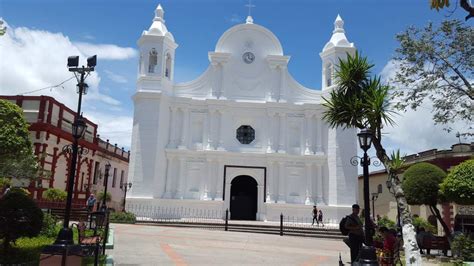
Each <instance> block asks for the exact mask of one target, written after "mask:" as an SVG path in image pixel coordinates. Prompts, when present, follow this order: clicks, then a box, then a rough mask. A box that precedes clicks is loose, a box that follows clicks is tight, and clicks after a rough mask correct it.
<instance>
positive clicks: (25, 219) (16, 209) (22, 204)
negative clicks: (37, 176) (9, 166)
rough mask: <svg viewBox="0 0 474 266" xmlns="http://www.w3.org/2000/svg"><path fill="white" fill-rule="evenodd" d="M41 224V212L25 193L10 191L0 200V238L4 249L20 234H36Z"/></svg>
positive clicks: (28, 235)
mask: <svg viewBox="0 0 474 266" xmlns="http://www.w3.org/2000/svg"><path fill="white" fill-rule="evenodd" d="M42 225H43V212H42V211H41V209H40V208H38V206H36V203H35V202H34V201H33V200H32V199H30V198H29V197H28V196H26V195H25V194H23V193H21V192H18V191H10V192H9V193H7V194H6V195H5V196H4V197H3V198H2V199H1V200H0V238H3V246H4V249H5V250H7V249H8V248H9V247H10V244H11V242H14V241H15V240H16V239H18V238H20V237H22V236H27V237H34V236H37V235H38V234H39V233H40V231H41V227H42Z"/></svg>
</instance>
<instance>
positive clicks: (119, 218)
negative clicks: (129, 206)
mask: <svg viewBox="0 0 474 266" xmlns="http://www.w3.org/2000/svg"><path fill="white" fill-rule="evenodd" d="M109 219H110V222H111V223H125V224H134V223H135V222H136V221H137V218H136V217H135V214H133V213H131V212H111V213H110V216H109Z"/></svg>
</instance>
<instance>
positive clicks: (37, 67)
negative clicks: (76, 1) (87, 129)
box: [0, 27, 134, 146]
mask: <svg viewBox="0 0 474 266" xmlns="http://www.w3.org/2000/svg"><path fill="white" fill-rule="evenodd" d="M85 46H87V47H88V49H90V50H91V51H93V50H94V48H93V47H98V49H97V50H99V51H100V50H101V49H104V47H108V48H107V49H109V48H110V50H111V51H112V52H110V53H108V54H104V57H107V58H108V59H116V60H119V59H120V60H121V59H127V58H130V55H133V53H134V52H133V51H134V49H132V48H122V47H119V46H115V45H93V44H86V45H85V44H83V47H85ZM120 51H122V52H123V53H124V55H121V56H117V55H115V53H117V52H120ZM97 54H98V56H99V54H100V52H97ZM70 55H79V56H80V59H81V60H82V61H85V60H86V58H87V56H89V54H86V53H85V52H83V50H81V49H79V47H78V46H77V45H76V43H73V42H71V41H70V39H69V38H68V37H67V36H65V35H63V34H62V33H52V32H48V31H44V30H37V29H29V28H25V27H19V28H12V27H8V31H7V33H6V34H5V35H4V36H2V37H0V94H2V95H18V94H24V93H25V92H31V93H28V94H26V95H48V96H51V97H54V98H55V99H56V100H58V101H59V102H61V103H63V104H65V105H66V106H68V107H70V108H71V109H73V110H75V109H76V106H77V99H78V95H77V93H76V83H77V81H76V79H75V78H72V79H71V80H69V81H67V82H65V83H64V84H62V85H61V86H57V87H54V88H48V87H51V86H54V85H57V84H60V83H61V82H63V81H65V80H68V79H70V78H71V77H73V73H72V72H69V71H68V69H67V67H66V60H67V57H68V56H70ZM101 59H103V58H101ZM100 81H101V78H100V76H99V74H98V73H97V72H92V73H91V75H90V76H89V77H87V79H86V83H87V84H88V85H89V91H88V93H87V95H85V96H84V98H83V101H84V104H83V110H84V115H85V116H86V117H88V118H90V119H92V118H94V120H93V121H94V122H96V123H98V125H99V131H101V132H102V133H103V137H104V138H110V139H111V140H114V141H116V142H117V143H119V145H123V146H125V145H128V146H129V145H130V144H129V143H130V135H131V127H132V118H131V117H126V116H118V117H113V115H109V113H110V110H111V109H113V110H121V108H122V105H121V102H120V101H118V100H117V99H115V98H113V97H111V96H109V95H106V94H104V93H103V92H101V91H100V90H99V84H100ZM41 88H48V89H44V90H39V89H41ZM118 122H121V124H120V125H118V124H117V123H118ZM127 123H128V124H127ZM111 126H114V127H115V126H116V128H118V130H119V131H121V133H114V132H113V129H112V128H113V127H111ZM118 130H117V129H115V131H118ZM108 133H110V134H111V136H108V135H107V134H108Z"/></svg>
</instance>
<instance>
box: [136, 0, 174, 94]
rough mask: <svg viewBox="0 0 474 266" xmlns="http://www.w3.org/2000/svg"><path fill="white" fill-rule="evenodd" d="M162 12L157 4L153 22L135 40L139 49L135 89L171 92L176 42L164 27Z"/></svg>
mask: <svg viewBox="0 0 474 266" xmlns="http://www.w3.org/2000/svg"><path fill="white" fill-rule="evenodd" d="M164 14H165V11H164V10H163V8H162V7H161V5H158V7H157V8H156V10H155V17H154V18H153V23H152V24H151V26H150V28H149V29H148V30H145V31H143V33H142V36H141V37H140V39H139V40H138V42H137V44H138V47H139V51H140V61H139V67H138V68H139V69H138V83H137V90H141V89H145V90H159V91H163V92H171V87H172V84H173V76H174V61H175V50H176V48H177V47H178V44H176V42H175V40H174V37H173V34H171V32H169V31H168V29H167V28H166V25H165V20H164Z"/></svg>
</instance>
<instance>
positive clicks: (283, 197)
mask: <svg viewBox="0 0 474 266" xmlns="http://www.w3.org/2000/svg"><path fill="white" fill-rule="evenodd" d="M343 24H344V22H343V21H342V19H341V18H340V17H339V16H337V19H336V21H335V22H334V31H333V34H332V37H331V39H330V40H329V42H328V43H327V44H326V45H325V46H324V48H323V49H322V52H321V53H320V56H321V59H322V65H323V67H322V69H323V70H322V77H323V78H322V89H321V90H314V89H309V88H305V87H304V86H302V85H301V84H299V83H298V82H297V81H296V80H294V79H293V78H292V76H291V74H290V73H289V72H288V68H287V65H288V62H289V60H290V56H287V55H285V54H284V53H283V48H282V46H281V44H280V42H279V40H278V39H277V37H276V36H275V35H274V34H273V33H272V32H271V31H269V30H268V29H266V28H265V27H263V26H260V25H257V24H255V23H253V19H252V17H250V16H249V17H248V18H247V20H246V23H244V24H239V25H236V26H233V27H231V28H230V29H228V30H227V31H226V32H225V33H224V34H223V35H222V36H221V37H220V39H219V40H218V42H217V45H216V48H215V50H214V51H211V52H209V54H208V57H209V61H210V64H209V67H208V69H207V70H206V71H205V72H204V73H203V74H202V75H201V76H200V77H198V78H197V79H195V80H193V81H190V82H186V83H175V82H174V81H173V76H174V64H175V52H176V48H177V47H178V45H177V43H176V42H175V39H174V36H173V35H172V33H171V32H169V31H168V29H167V27H166V25H165V21H164V11H163V8H162V7H161V6H160V5H159V6H158V7H157V9H156V10H155V17H154V19H153V22H152V25H151V26H150V28H149V29H148V30H145V31H144V32H143V34H142V35H141V37H140V39H139V40H138V47H139V52H140V62H139V71H138V72H139V73H138V80H137V91H136V93H135V95H134V96H133V100H134V120H133V133H132V147H131V159H130V168H129V180H130V181H131V182H133V187H132V189H131V191H130V192H129V194H128V195H127V208H128V209H129V210H130V211H133V208H132V206H148V207H152V208H157V207H158V208H170V209H172V208H192V209H198V210H203V211H210V212H220V213H222V212H223V211H224V210H226V209H229V211H230V218H231V219H243V220H278V219H279V215H280V214H281V213H283V214H284V215H289V216H294V217H308V216H310V215H311V209H312V206H313V205H318V208H320V209H322V210H323V212H324V213H325V217H326V218H328V219H329V220H330V221H331V220H332V219H333V220H334V222H335V221H336V220H338V219H339V218H340V217H342V216H343V215H345V214H347V213H349V212H350V206H351V205H352V204H353V203H355V202H356V199H357V197H356V196H357V195H356V193H357V169H356V167H355V166H352V165H351V164H350V163H349V162H350V158H351V157H352V156H354V155H356V154H357V144H356V131H355V130H352V129H349V130H342V129H333V128H330V127H329V126H328V124H327V123H325V122H324V121H323V119H322V115H323V111H324V107H323V106H322V103H323V99H322V97H324V96H326V97H328V96H329V94H328V93H329V92H330V91H331V90H333V89H334V88H335V85H334V82H333V74H334V65H335V64H336V63H337V62H338V60H339V58H345V56H346V54H347V53H354V52H355V47H354V45H353V43H350V42H349V41H348V40H347V38H346V36H345V33H344V29H343Z"/></svg>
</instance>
